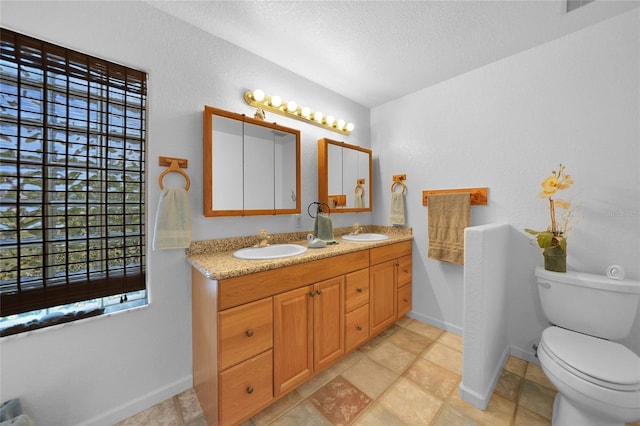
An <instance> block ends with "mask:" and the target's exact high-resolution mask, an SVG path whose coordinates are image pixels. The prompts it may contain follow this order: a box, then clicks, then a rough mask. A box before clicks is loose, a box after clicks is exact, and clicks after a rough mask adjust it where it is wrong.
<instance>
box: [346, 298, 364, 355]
mask: <svg viewBox="0 0 640 426" xmlns="http://www.w3.org/2000/svg"><path fill="white" fill-rule="evenodd" d="M345 328H346V333H345V336H346V337H345V339H346V344H345V351H346V352H349V351H351V350H352V349H354V348H356V347H357V346H358V345H360V344H361V343H363V342H365V341H366V340H367V339H368V338H369V304H366V305H364V306H361V307H359V308H358V309H356V310H354V311H352V312H349V313H348V314H347V316H346V320H345Z"/></svg>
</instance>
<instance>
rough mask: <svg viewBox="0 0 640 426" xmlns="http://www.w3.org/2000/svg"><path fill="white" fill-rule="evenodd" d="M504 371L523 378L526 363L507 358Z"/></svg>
mask: <svg viewBox="0 0 640 426" xmlns="http://www.w3.org/2000/svg"><path fill="white" fill-rule="evenodd" d="M504 369H505V370H507V371H510V372H511V373H513V374H515V375H517V376H520V377H523V376H524V373H525V371H526V369H527V361H525V360H524V359H520V358H516V357H515V356H509V358H507V362H506V364H505V366H504Z"/></svg>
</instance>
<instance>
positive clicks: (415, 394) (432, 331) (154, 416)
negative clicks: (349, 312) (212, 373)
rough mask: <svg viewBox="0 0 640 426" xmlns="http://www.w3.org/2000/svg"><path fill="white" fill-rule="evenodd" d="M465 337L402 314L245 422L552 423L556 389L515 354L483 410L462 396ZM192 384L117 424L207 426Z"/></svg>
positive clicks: (376, 425)
mask: <svg viewBox="0 0 640 426" xmlns="http://www.w3.org/2000/svg"><path fill="white" fill-rule="evenodd" d="M461 372H462V338H461V337H460V336H456V335H454V334H451V333H448V332H444V331H443V330H440V329H438V328H435V327H432V326H430V325H427V324H424V323H422V322H419V321H417V320H414V319H411V318H404V319H402V320H400V321H398V322H397V323H396V324H395V325H393V326H392V327H391V328H389V329H388V330H387V331H385V332H384V333H382V334H381V335H380V336H378V337H376V338H375V339H373V340H371V341H370V342H369V343H367V344H366V345H365V346H363V347H361V348H360V349H358V350H357V351H355V352H353V353H351V354H350V355H348V356H347V357H346V358H345V359H343V360H342V361H340V362H339V363H338V364H336V365H334V366H333V367H331V368H329V369H328V370H325V371H324V372H322V373H320V374H319V375H318V376H316V377H314V378H313V379H312V380H311V381H309V382H307V383H305V384H304V385H302V386H300V387H299V388H298V389H296V390H295V391H293V392H291V393H289V394H288V395H287V396H285V397H283V398H282V399H280V400H278V401H277V402H275V403H274V404H272V405H271V406H269V407H267V408H266V409H265V410H263V411H261V412H260V413H258V414H256V415H255V416H254V417H252V418H251V419H249V420H248V421H246V422H245V423H244V424H243V425H242V426H263V425H271V426H279V425H291V426H299V425H362V426H365V425H372V426H380V425H385V426H391V425H438V426H442V425H446V426H450V425H456V426H457V425H460V426H466V425H491V426H494V425H527V426H536V425H550V424H551V421H550V419H551V408H552V405H553V398H554V397H555V394H556V390H555V388H554V387H553V385H552V384H551V383H550V382H549V380H548V379H547V378H546V376H545V375H544V373H543V372H542V369H541V368H540V367H539V366H538V365H536V364H532V363H528V362H526V361H523V360H521V359H518V358H515V357H510V358H509V359H508V361H507V364H506V366H505V368H504V371H503V372H502V376H501V378H500V381H499V382H498V384H497V385H496V389H495V391H494V394H493V396H492V398H491V400H490V402H489V406H488V407H487V410H486V411H481V410H478V409H476V408H475V407H473V406H472V405H470V404H468V403H466V402H464V401H463V400H461V399H460V397H459V395H458V385H459V384H460V377H461ZM206 424H207V422H206V420H205V419H204V416H203V414H202V411H201V409H200V405H199V403H198V400H197V398H196V396H195V392H194V391H193V389H190V390H188V391H185V392H183V393H181V394H179V395H176V396H174V397H173V398H171V399H168V400H166V401H164V402H162V403H160V404H157V405H155V406H153V407H151V408H149V409H147V410H145V411H143V412H141V413H138V414H136V415H135V416H133V417H130V418H128V419H126V420H124V421H122V422H121V423H118V426H129V425H136V426H138V425H154V426H156V425H179V426H206Z"/></svg>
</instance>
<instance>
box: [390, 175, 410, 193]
mask: <svg viewBox="0 0 640 426" xmlns="http://www.w3.org/2000/svg"><path fill="white" fill-rule="evenodd" d="M406 179H407V175H405V174H401V175H393V183H392V184H391V192H395V187H396V185H400V188H401V189H402V193H403V194H404V193H405V192H407V187H406V186H405V184H404V183H403V182H402V181H403V180H406Z"/></svg>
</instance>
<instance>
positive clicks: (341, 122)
mask: <svg viewBox="0 0 640 426" xmlns="http://www.w3.org/2000/svg"><path fill="white" fill-rule="evenodd" d="M344 125H345V122H344V120H338V129H340V130H343V129H344Z"/></svg>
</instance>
